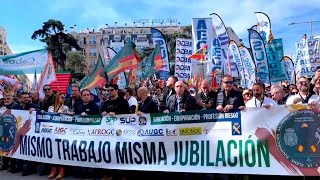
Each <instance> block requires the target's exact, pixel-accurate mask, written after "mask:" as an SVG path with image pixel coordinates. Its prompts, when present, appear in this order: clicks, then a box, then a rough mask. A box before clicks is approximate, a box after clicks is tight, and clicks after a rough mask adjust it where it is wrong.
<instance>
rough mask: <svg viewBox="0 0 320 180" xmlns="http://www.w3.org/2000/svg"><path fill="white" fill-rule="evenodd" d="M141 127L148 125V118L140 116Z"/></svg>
mask: <svg viewBox="0 0 320 180" xmlns="http://www.w3.org/2000/svg"><path fill="white" fill-rule="evenodd" d="M139 125H140V126H144V125H147V118H146V117H143V116H140V117H139Z"/></svg>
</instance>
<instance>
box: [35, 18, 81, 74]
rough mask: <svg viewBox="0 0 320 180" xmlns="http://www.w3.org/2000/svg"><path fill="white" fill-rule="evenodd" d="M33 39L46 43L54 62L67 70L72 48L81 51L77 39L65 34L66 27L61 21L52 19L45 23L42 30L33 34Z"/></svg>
mask: <svg viewBox="0 0 320 180" xmlns="http://www.w3.org/2000/svg"><path fill="white" fill-rule="evenodd" d="M31 38H32V39H34V40H36V39H39V40H40V41H41V42H44V43H46V48H47V50H48V51H50V52H51V53H52V56H53V61H54V62H55V63H57V64H58V65H60V67H62V68H63V70H65V62H66V53H67V52H68V51H70V50H71V49H72V48H75V49H76V50H81V47H80V46H79V44H78V41H77V39H75V37H74V36H72V35H71V34H69V33H65V31H64V25H63V24H62V22H60V21H59V20H54V19H50V20H48V21H47V22H44V23H43V26H42V28H41V29H38V30H36V31H34V32H33V34H32V36H31Z"/></svg>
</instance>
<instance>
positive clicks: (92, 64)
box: [89, 60, 95, 71]
mask: <svg viewBox="0 0 320 180" xmlns="http://www.w3.org/2000/svg"><path fill="white" fill-rule="evenodd" d="M94 66H95V61H94V60H91V61H90V64H89V69H90V71H92V69H93V68H94Z"/></svg>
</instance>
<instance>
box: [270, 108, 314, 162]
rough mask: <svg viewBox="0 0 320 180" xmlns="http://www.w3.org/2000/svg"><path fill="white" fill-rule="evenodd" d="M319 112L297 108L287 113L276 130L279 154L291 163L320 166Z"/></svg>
mask: <svg viewBox="0 0 320 180" xmlns="http://www.w3.org/2000/svg"><path fill="white" fill-rule="evenodd" d="M319 119H320V114H317V113H315V112H313V111H311V110H298V111H295V112H292V113H290V114H288V115H287V116H286V117H284V119H283V120H282V121H281V122H280V123H279V125H278V127H277V130H276V143H277V146H278V149H279V151H280V152H281V154H282V155H283V156H284V157H285V158H287V159H288V160H289V161H290V162H291V163H293V164H295V165H298V166H301V167H306V168H314V167H319V166H320V159H319V156H320V124H319Z"/></svg>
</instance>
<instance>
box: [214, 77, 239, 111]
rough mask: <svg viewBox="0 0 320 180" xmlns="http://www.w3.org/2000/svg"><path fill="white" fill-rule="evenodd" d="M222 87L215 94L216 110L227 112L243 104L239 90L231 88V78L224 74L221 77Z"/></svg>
mask: <svg viewBox="0 0 320 180" xmlns="http://www.w3.org/2000/svg"><path fill="white" fill-rule="evenodd" d="M222 87H223V90H221V91H220V92H219V93H218V96H217V108H216V109H217V110H218V111H220V112H229V111H230V110H231V109H234V108H239V107H240V106H244V102H243V97H242V94H241V92H239V91H236V90H234V89H233V78H232V77H231V76H230V75H225V76H223V78H222Z"/></svg>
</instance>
